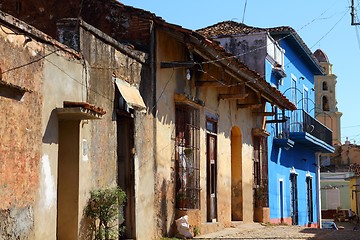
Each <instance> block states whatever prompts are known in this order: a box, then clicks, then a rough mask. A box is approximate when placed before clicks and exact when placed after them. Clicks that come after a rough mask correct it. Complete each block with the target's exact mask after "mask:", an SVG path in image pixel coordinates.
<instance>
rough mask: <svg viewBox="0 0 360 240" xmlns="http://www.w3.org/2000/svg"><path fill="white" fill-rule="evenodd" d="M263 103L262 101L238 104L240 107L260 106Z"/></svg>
mask: <svg viewBox="0 0 360 240" xmlns="http://www.w3.org/2000/svg"><path fill="white" fill-rule="evenodd" d="M262 105H263V104H262V103H245V104H238V105H237V107H238V108H259V107H261V106H262Z"/></svg>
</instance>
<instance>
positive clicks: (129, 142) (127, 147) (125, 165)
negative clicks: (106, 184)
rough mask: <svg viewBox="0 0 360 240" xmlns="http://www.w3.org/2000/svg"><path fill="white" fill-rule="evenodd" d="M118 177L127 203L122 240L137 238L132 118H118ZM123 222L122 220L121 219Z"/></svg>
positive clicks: (121, 116) (124, 212)
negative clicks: (124, 239)
mask: <svg viewBox="0 0 360 240" xmlns="http://www.w3.org/2000/svg"><path fill="white" fill-rule="evenodd" d="M116 122H117V145H118V147H117V148H118V150H117V151H118V152H117V153H118V160H117V168H118V169H117V171H118V172H117V175H118V186H119V187H120V188H121V189H122V190H124V191H125V193H126V197H127V200H126V203H125V205H124V209H123V216H124V218H125V219H124V220H123V226H125V232H124V234H123V236H122V238H126V239H129V238H135V234H136V232H135V169H134V119H133V118H131V117H130V116H126V115H121V114H119V113H118V116H117V121H116ZM120 221H121V219H120Z"/></svg>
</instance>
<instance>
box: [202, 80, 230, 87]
mask: <svg viewBox="0 0 360 240" xmlns="http://www.w3.org/2000/svg"><path fill="white" fill-rule="evenodd" d="M195 86H196V87H227V85H226V84H225V83H224V82H222V81H196V82H195Z"/></svg>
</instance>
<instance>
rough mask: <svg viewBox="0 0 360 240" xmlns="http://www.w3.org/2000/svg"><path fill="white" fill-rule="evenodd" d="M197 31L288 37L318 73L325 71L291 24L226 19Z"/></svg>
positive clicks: (212, 34)
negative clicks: (259, 24) (261, 24)
mask: <svg viewBox="0 0 360 240" xmlns="http://www.w3.org/2000/svg"><path fill="white" fill-rule="evenodd" d="M197 32H198V33H200V34H202V35H204V36H206V37H208V38H216V37H221V36H230V35H242V34H245V35H246V34H251V33H257V32H268V33H269V34H270V35H271V36H272V37H274V38H276V39H275V40H278V39H285V38H288V39H289V40H290V41H295V42H296V43H297V45H298V46H299V47H300V48H301V49H302V50H303V51H304V52H305V53H306V55H307V56H308V59H309V60H310V61H311V62H313V64H314V66H315V68H316V70H317V73H318V74H322V73H324V72H323V69H322V67H321V66H320V64H319V62H318V60H317V59H316V58H315V57H314V56H313V54H312V52H311V50H310V49H309V47H308V46H307V45H306V44H305V42H304V41H303V40H302V38H301V37H300V36H299V35H298V34H297V33H296V31H295V30H294V29H293V28H292V27H289V26H280V27H272V28H259V27H251V26H248V25H245V24H243V23H238V22H234V21H224V22H219V23H217V24H214V25H212V26H209V27H205V28H202V29H199V30H197Z"/></svg>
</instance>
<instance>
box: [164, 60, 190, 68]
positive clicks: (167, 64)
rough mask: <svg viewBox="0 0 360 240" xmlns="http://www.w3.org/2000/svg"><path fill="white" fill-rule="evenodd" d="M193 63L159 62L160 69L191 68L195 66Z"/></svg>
mask: <svg viewBox="0 0 360 240" xmlns="http://www.w3.org/2000/svg"><path fill="white" fill-rule="evenodd" d="M195 64H196V63H195V62H193V61H184V62H161V63H160V68H191V67H193V66H195Z"/></svg>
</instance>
